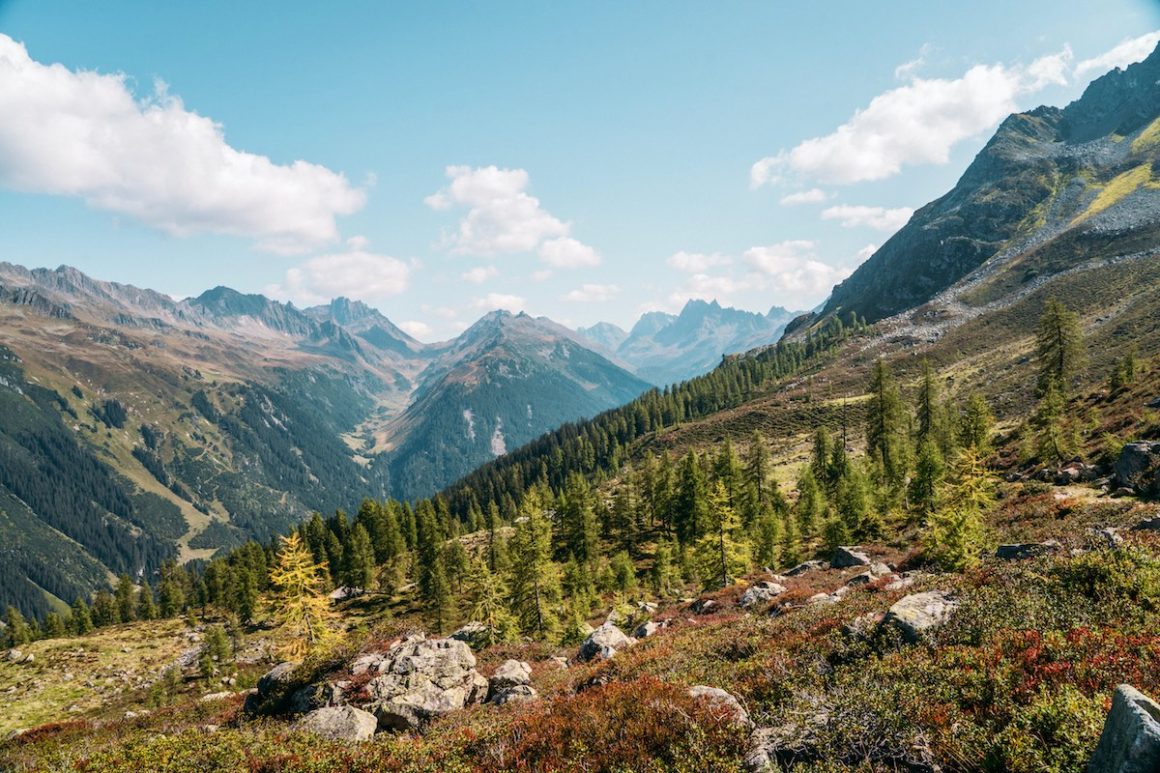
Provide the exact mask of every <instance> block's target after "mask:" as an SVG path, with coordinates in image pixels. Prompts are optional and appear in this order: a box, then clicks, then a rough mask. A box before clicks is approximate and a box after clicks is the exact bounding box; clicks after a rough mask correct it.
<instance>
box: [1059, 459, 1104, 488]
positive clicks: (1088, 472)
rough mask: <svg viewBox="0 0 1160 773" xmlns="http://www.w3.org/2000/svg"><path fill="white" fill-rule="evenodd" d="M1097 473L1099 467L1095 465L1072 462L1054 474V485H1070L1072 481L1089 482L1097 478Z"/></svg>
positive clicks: (1098, 472)
mask: <svg viewBox="0 0 1160 773" xmlns="http://www.w3.org/2000/svg"><path fill="white" fill-rule="evenodd" d="M1099 474H1100V471H1099V468H1097V467H1096V466H1095V465H1091V464H1084V463H1083V462H1072V463H1071V464H1068V465H1065V466H1064V467H1062V468H1061V469H1060V470H1059V472H1057V473H1056V474H1055V485H1057V486H1070V485H1071V484H1073V483H1090V482H1091V481H1093V480H1095V479H1096V478H1098V477H1099Z"/></svg>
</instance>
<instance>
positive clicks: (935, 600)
mask: <svg viewBox="0 0 1160 773" xmlns="http://www.w3.org/2000/svg"><path fill="white" fill-rule="evenodd" d="M958 606H959V602H958V601H956V600H954V599H953V598H952V597H951V595H950V593H948V592H947V591H941V590H932V591H926V592H925V593H912V594H911V595H909V596H904V597H903V598H901V599H899V600H898V601H897V602H895V604H894V606H892V607H890V611H889V612H887V613H886V617H884V618H883V619H882V625H883V626H889V627H893V628H896V629H897V630H898V631H899V632H900V633H901V634H902V638H903V640H905V641H907V642H911V643H914V642H918V641H920V640H921V639H922V638H923V637H924V636H925V635H926V634H927V633H929V632H931V631H932V630H933V629H935V628H937V627H938V626H940V625H942V624H943V622H945V621H946V619H947V618H948V617H950V615H951V613H952V612H954V611H955V609H956V608H958Z"/></svg>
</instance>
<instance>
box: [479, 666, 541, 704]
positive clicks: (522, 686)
mask: <svg viewBox="0 0 1160 773" xmlns="http://www.w3.org/2000/svg"><path fill="white" fill-rule="evenodd" d="M531 685H532V667H531V666H530V665H528V664H527V663H525V662H524V661H522V660H505V661H504V662H503V664H502V665H501V666H500V667H499V668H497V669H496V670H495V674H493V675H492V677H491V679H490V680H488V690H487V702H488V703H494V704H495V705H497V706H502V705H504V704H505V703H511V702H513V701H530V700H535V699H536V698H537V697H538V695H537V693H536V690H535V688H534V687H532V686H531Z"/></svg>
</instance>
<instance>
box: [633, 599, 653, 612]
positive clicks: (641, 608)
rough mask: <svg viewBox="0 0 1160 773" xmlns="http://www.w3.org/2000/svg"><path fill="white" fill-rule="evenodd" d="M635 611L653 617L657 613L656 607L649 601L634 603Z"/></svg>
mask: <svg viewBox="0 0 1160 773" xmlns="http://www.w3.org/2000/svg"><path fill="white" fill-rule="evenodd" d="M636 609H637V611H638V612H642V613H644V614H646V615H655V614H656V613H657V605H656V604H654V603H652V602H651V601H638V602H637V603H636Z"/></svg>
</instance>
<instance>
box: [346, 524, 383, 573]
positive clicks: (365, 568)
mask: <svg viewBox="0 0 1160 773" xmlns="http://www.w3.org/2000/svg"><path fill="white" fill-rule="evenodd" d="M343 561H345V562H346V566H345V567H344V569H345V571H344V576H343V584H344V585H346V586H347V587H348V588H359V589H362V590H366V589H367V588H370V587H371V585H372V584H374V580H375V553H374V549H373V548H372V547H371V536H370V534H368V533H367V530H366V528H365V527H364V526H363V525H362V524H361V523H356V524H355V525H354V528H353V529H351V532H350V541H349V542H348V543H347V547H346V549H345V550H344V551H343Z"/></svg>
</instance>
